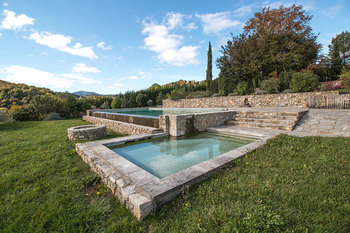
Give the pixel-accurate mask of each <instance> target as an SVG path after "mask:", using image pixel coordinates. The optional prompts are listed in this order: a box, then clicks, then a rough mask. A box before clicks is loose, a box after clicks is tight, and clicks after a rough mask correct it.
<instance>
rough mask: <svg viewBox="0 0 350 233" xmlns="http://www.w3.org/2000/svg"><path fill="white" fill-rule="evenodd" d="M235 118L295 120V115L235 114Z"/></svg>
mask: <svg viewBox="0 0 350 233" xmlns="http://www.w3.org/2000/svg"><path fill="white" fill-rule="evenodd" d="M235 117H236V118H251V119H280V120H292V121H294V120H297V119H298V117H297V116H281V115H257V114H240V113H238V114H236V115H235Z"/></svg>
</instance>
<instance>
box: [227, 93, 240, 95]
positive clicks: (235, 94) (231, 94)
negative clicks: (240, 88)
mask: <svg viewBox="0 0 350 233" xmlns="http://www.w3.org/2000/svg"><path fill="white" fill-rule="evenodd" d="M237 95H238V94H237V93H230V94H228V96H237Z"/></svg>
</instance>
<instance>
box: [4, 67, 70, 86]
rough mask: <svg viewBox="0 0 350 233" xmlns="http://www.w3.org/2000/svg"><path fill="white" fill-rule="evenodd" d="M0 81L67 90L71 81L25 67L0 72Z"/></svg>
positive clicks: (10, 68) (8, 68)
mask: <svg viewBox="0 0 350 233" xmlns="http://www.w3.org/2000/svg"><path fill="white" fill-rule="evenodd" d="M1 76H2V78H1V79H4V80H6V81H10V82H16V83H25V84H28V85H35V86H41V87H48V88H69V87H71V86H72V85H73V81H72V80H69V79H66V78H62V77H59V76H57V75H55V74H53V73H50V72H46V71H41V70H37V69H34V68H31V67H26V66H16V65H13V66H9V67H6V68H4V70H3V71H2V72H1Z"/></svg>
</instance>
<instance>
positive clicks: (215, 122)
mask: <svg viewBox="0 0 350 233" xmlns="http://www.w3.org/2000/svg"><path fill="white" fill-rule="evenodd" d="M234 114H235V111H225V112H211V113H195V114H182V115H161V116H159V126H160V128H162V129H163V130H164V132H166V133H168V134H170V135H171V136H174V137H178V136H184V135H188V134H192V133H198V132H202V131H206V129H207V128H208V127H215V126H219V125H223V124H225V121H227V120H232V119H233V117H234Z"/></svg>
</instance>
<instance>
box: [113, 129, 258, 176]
mask: <svg viewBox="0 0 350 233" xmlns="http://www.w3.org/2000/svg"><path fill="white" fill-rule="evenodd" d="M252 141H253V140H249V139H241V138H234V137H225V136H220V135H216V134H212V133H200V134H197V135H194V136H189V137H185V138H180V139H172V138H170V137H162V138H155V139H151V140H145V141H141V142H137V143H131V144H125V145H123V146H119V147H116V148H114V149H113V148H112V150H113V151H114V152H116V153H117V154H119V155H121V156H123V157H124V158H125V159H127V160H129V161H130V162H132V163H134V164H135V165H137V166H139V167H141V168H143V169H144V170H146V171H148V172H149V173H151V174H153V175H154V176H157V177H158V178H163V177H166V176H168V175H171V174H174V173H177V172H179V171H181V170H184V169H186V168H189V167H191V166H193V165H195V164H198V163H201V162H203V161H206V160H209V159H212V158H214V157H216V156H219V155H221V154H223V153H226V152H228V151H231V150H234V149H236V148H238V147H241V146H243V145H246V144H248V143H251V142H252Z"/></svg>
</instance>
